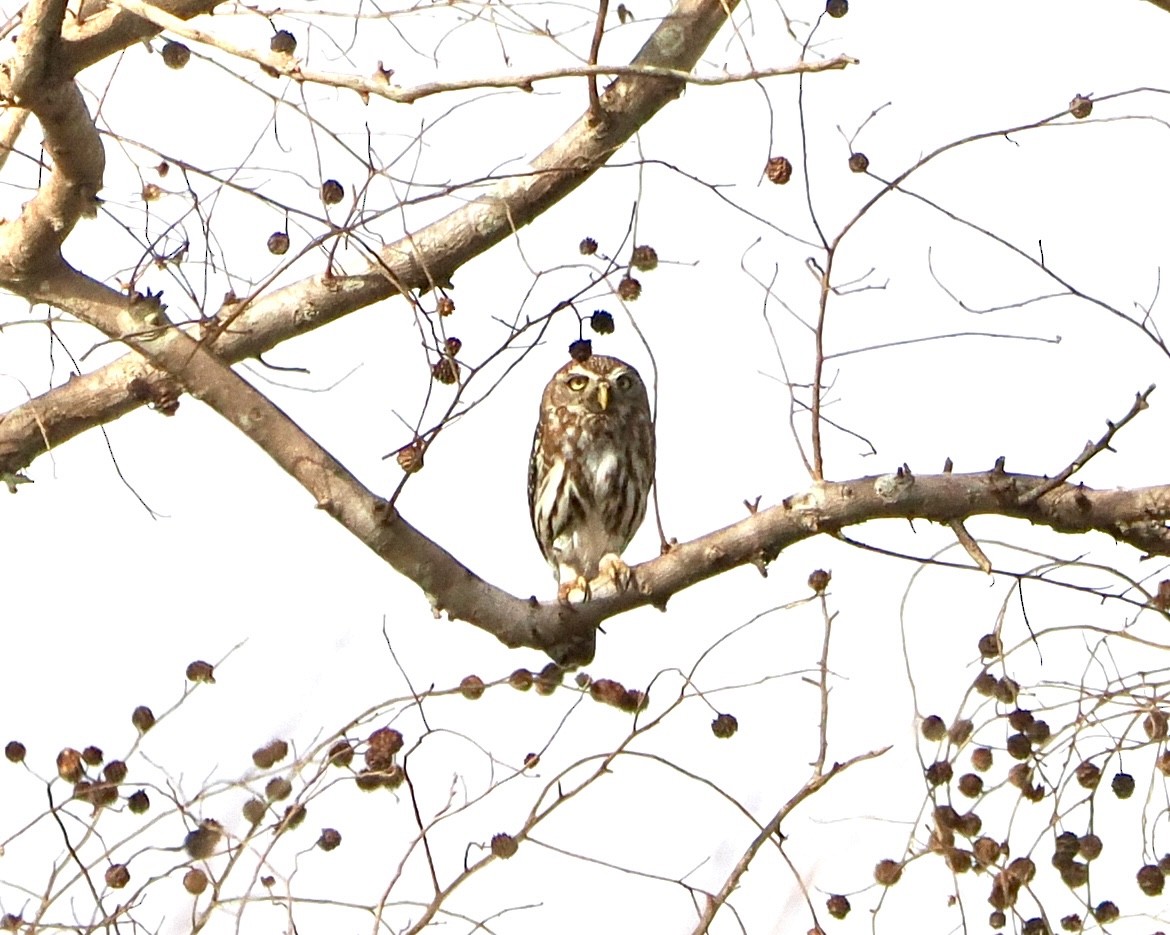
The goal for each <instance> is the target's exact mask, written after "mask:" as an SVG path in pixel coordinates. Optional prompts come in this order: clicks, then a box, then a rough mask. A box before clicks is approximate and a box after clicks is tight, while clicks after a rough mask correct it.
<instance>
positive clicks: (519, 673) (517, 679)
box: [508, 669, 605, 692]
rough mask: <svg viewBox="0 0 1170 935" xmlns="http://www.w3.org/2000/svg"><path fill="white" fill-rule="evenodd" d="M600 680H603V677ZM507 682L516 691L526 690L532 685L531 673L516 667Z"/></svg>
mask: <svg viewBox="0 0 1170 935" xmlns="http://www.w3.org/2000/svg"><path fill="white" fill-rule="evenodd" d="M602 681H605V680H604V679H603V680H602ZM508 684H509V685H511V686H512V687H513V688H514V689H516V690H517V691H522V692H526V691H528V689H530V688H531V687H532V673H531V672H529V671H528V670H527V669H517V670H516V671H515V672H513V673H512V674H511V675H509V676H508ZM594 684H596V683H594Z"/></svg>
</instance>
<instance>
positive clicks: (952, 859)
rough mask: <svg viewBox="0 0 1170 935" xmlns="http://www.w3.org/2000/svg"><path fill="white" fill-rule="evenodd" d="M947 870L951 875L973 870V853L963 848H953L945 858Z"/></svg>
mask: <svg viewBox="0 0 1170 935" xmlns="http://www.w3.org/2000/svg"><path fill="white" fill-rule="evenodd" d="M945 859H946V862H947V868H948V869H949V870H950V871H951V873H966V872H967V871H968V870H970V869H971V852H970V851H966V850H963V849H962V848H957V847H956V848H952V849H951V850H949V851H947V852H946V856H945Z"/></svg>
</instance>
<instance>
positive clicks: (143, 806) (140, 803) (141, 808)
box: [126, 789, 150, 815]
mask: <svg viewBox="0 0 1170 935" xmlns="http://www.w3.org/2000/svg"><path fill="white" fill-rule="evenodd" d="M126 807H127V808H128V809H130V811H131V812H133V813H134V814H135V815H141V814H142V813H143V812H145V811H146V810H147V809H148V808H150V797H149V796H148V795H147V794H146V790H145V789H139V790H138V791H137V792H135V793H133V794H132V795H131V796H130V798H128V799H127V800H126Z"/></svg>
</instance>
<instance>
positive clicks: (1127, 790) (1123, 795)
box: [1110, 773, 1134, 799]
mask: <svg viewBox="0 0 1170 935" xmlns="http://www.w3.org/2000/svg"><path fill="white" fill-rule="evenodd" d="M1110 786H1111V787H1112V789H1113V794H1114V795H1115V796H1117V797H1118V798H1119V799H1128V798H1129V797H1130V796H1131V795H1133V789H1134V779H1133V776H1131V775H1130V774H1129V773H1118V774H1117V775H1115V776H1114V777H1113V782H1111V783H1110Z"/></svg>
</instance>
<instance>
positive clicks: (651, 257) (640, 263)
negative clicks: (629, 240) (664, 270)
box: [630, 244, 658, 273]
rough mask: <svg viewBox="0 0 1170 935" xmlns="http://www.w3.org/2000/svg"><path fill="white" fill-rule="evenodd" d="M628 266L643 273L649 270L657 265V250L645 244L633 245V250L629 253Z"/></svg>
mask: <svg viewBox="0 0 1170 935" xmlns="http://www.w3.org/2000/svg"><path fill="white" fill-rule="evenodd" d="M630 266H632V267H634V269H637V270H641V271H642V272H644V273H646V272H649V271H650V270H652V269H654V268H655V267H657V266H658V253H657V251H655V249H654V248H653V247H651V246H647V245H646V244H642V245H641V246H639V247H634V252H633V253H632V254H631V255H630Z"/></svg>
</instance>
